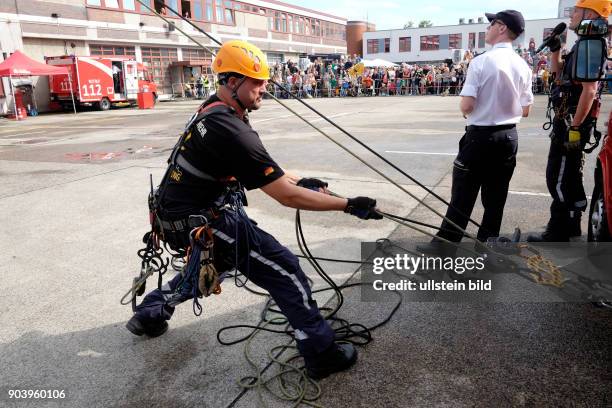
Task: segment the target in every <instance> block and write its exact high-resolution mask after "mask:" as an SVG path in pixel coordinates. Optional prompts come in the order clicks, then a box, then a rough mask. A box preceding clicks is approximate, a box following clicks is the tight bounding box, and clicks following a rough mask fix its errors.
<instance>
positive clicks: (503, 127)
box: [465, 124, 516, 132]
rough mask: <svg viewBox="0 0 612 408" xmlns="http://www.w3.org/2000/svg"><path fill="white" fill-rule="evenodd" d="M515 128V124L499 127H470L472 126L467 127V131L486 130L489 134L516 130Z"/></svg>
mask: <svg viewBox="0 0 612 408" xmlns="http://www.w3.org/2000/svg"><path fill="white" fill-rule="evenodd" d="M515 127H516V125H515V124H510V125H498V126H476V125H470V126H466V127H465V130H478V131H482V130H486V131H489V132H494V131H496V130H509V129H514V128H515Z"/></svg>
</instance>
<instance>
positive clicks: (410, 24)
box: [404, 21, 414, 30]
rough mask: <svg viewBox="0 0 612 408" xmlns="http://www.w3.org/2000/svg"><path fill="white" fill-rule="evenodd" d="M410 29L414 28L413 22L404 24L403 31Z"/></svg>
mask: <svg viewBox="0 0 612 408" xmlns="http://www.w3.org/2000/svg"><path fill="white" fill-rule="evenodd" d="M412 27H414V21H408V22H407V23H406V24H404V30H405V29H407V28H412Z"/></svg>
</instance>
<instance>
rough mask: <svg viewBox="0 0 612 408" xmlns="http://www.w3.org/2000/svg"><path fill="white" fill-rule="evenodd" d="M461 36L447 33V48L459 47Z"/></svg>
mask: <svg viewBox="0 0 612 408" xmlns="http://www.w3.org/2000/svg"><path fill="white" fill-rule="evenodd" d="M462 39H463V36H462V35H461V34H449V35H448V48H461V41H462Z"/></svg>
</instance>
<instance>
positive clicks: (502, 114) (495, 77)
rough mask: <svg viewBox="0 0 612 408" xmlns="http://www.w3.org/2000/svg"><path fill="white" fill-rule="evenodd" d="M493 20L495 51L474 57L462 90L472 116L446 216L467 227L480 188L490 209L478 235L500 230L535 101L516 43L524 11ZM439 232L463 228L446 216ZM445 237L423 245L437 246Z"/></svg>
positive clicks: (450, 236) (454, 233)
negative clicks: (521, 136)
mask: <svg viewBox="0 0 612 408" xmlns="http://www.w3.org/2000/svg"><path fill="white" fill-rule="evenodd" d="M486 16H487V18H488V19H489V21H490V23H491V24H490V25H489V26H488V27H487V34H486V42H487V43H488V44H490V45H492V46H493V49H491V50H490V51H488V52H486V53H484V54H481V55H479V56H478V57H476V58H474V59H473V60H472V61H471V63H470V66H469V69H468V73H467V78H466V80H465V84H464V86H463V90H462V91H461V103H460V109H461V113H462V114H463V116H464V117H465V118H466V119H467V127H466V133H465V135H464V136H463V138H462V139H461V141H460V142H459V154H458V155H457V158H456V159H455V162H454V169H453V184H452V192H451V202H450V204H451V205H450V206H449V208H448V211H447V213H446V218H447V219H449V220H451V221H453V222H454V223H455V224H457V225H458V226H459V227H461V229H464V230H465V228H466V227H467V224H468V220H469V217H470V215H471V214H472V210H473V208H474V204H475V202H476V198H477V197H478V192H479V191H481V195H482V205H483V206H484V215H483V218H482V223H481V226H480V228H479V230H478V235H477V238H478V239H479V240H480V241H486V240H487V239H488V238H489V237H496V236H499V230H500V227H501V222H502V218H503V213H504V206H505V203H506V197H507V195H508V186H509V184H510V179H511V178H512V174H513V173H514V167H515V166H516V152H517V147H518V134H517V131H516V125H517V123H519V122H520V120H521V117H527V116H528V115H529V111H530V109H531V105H532V104H533V93H532V91H531V81H532V73H531V69H530V68H529V67H528V66H527V63H526V62H525V61H524V60H523V59H522V58H521V57H519V56H518V55H517V54H516V52H514V50H513V48H512V41H513V40H515V39H516V38H517V37H518V36H519V35H521V33H522V32H523V31H524V30H525V20H524V18H523V15H522V14H521V13H520V12H518V11H515V10H504V11H501V12H499V13H496V14H489V13H487V14H486ZM437 235H438V237H440V238H444V239H446V240H448V241H451V242H460V241H461V239H462V238H463V232H462V231H460V230H458V229H457V228H455V227H453V226H452V225H451V224H450V223H449V222H448V221H446V220H445V221H444V222H443V223H442V226H441V227H440V231H439V232H438V234H437ZM439 241H440V240H438V239H434V241H433V244H432V245H430V246H423V247H419V249H421V250H423V251H432V250H435V247H436V245H437V243H438V242H439Z"/></svg>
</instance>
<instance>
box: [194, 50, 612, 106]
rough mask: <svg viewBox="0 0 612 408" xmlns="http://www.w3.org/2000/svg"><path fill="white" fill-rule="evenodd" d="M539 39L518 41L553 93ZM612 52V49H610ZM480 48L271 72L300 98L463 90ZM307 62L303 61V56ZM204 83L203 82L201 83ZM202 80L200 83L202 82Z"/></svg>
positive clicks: (537, 84)
mask: <svg viewBox="0 0 612 408" xmlns="http://www.w3.org/2000/svg"><path fill="white" fill-rule="evenodd" d="M536 51H537V49H536V43H535V41H534V40H533V39H531V41H530V42H529V45H528V47H524V48H523V47H521V46H518V47H517V48H516V52H517V54H519V55H520V56H521V57H523V58H524V60H525V62H526V63H527V64H528V65H529V66H530V67H531V69H532V71H533V92H534V93H536V94H548V93H549V91H550V87H551V85H552V75H551V62H550V52H539V53H538V52H536ZM610 55H611V56H612V48H610ZM477 56H478V53H476V52H473V51H471V50H468V51H466V52H465V54H464V55H463V58H462V60H461V61H460V62H458V63H451V62H448V63H436V64H408V63H402V64H398V65H396V66H393V67H382V66H380V67H364V68H362V69H356V68H358V67H359V65H358V64H359V63H360V62H361V59H360V58H359V57H357V56H355V55H353V56H351V57H349V58H348V59H345V60H332V61H330V60H323V59H321V58H319V59H317V60H315V61H314V62H311V63H310V64H309V65H307V66H304V65H300V64H299V63H295V62H292V61H291V60H289V61H287V62H286V63H278V62H277V63H275V64H273V65H272V66H271V77H272V79H273V81H274V82H276V83H280V84H282V85H283V87H284V88H285V89H290V90H291V91H292V92H294V93H296V94H298V95H299V96H300V97H346V96H388V95H442V96H447V95H459V93H460V92H461V88H462V86H463V83H464V81H465V76H466V74H467V70H468V67H469V64H470V62H471V60H472V59H473V58H475V57H477ZM302 62H303V61H302ZM192 82H194V84H191V88H192V89H191V90H189V89H186V90H185V95H186V96H193V97H200V98H201V97H202V96H206V95H208V94H209V87H211V86H212V87H215V86H216V84H214V83H213V82H214V79H213V78H211V80H210V83H209V80H208V79H204V76H203V77H202V78H201V79H199V80H198V81H192ZM197 82H199V83H197ZM604 82H605V85H606V88H607V91H608V92H612V62H609V63H608V66H607V77H606V81H604ZM198 85H199V86H198ZM268 90H269V92H270V93H273V94H274V95H275V96H276V97H277V98H287V97H288V95H287V93H286V92H285V91H284V90H283V89H281V88H280V87H278V86H276V85H274V84H272V83H270V85H269V89H268Z"/></svg>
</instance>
